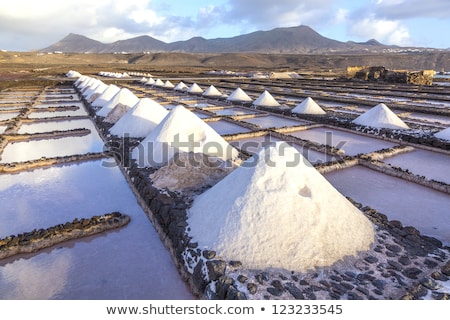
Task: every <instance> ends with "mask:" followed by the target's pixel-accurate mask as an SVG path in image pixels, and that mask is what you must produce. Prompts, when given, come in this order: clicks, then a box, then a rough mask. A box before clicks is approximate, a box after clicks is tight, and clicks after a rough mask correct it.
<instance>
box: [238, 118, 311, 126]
mask: <svg viewBox="0 0 450 320" xmlns="http://www.w3.org/2000/svg"><path fill="white" fill-rule="evenodd" d="M242 121H244V122H248V123H251V124H255V125H258V126H260V127H261V128H263V129H266V128H282V127H293V126H300V125H302V124H306V122H304V121H297V120H294V119H288V118H283V117H277V116H273V115H267V116H262V117H255V118H248V119H244V120H242Z"/></svg>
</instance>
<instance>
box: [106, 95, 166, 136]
mask: <svg viewBox="0 0 450 320" xmlns="http://www.w3.org/2000/svg"><path fill="white" fill-rule="evenodd" d="M168 113H169V112H168V111H167V110H166V109H165V108H164V107H163V106H161V105H160V104H159V103H157V102H156V101H154V100H152V99H150V98H142V99H140V100H139V102H138V103H136V104H135V105H134V106H133V107H132V108H131V109H130V110H128V112H127V113H126V114H124V115H123V116H122V117H121V118H120V119H119V120H118V121H117V122H116V123H115V124H114V126H112V127H111V129H110V130H109V132H110V133H111V134H113V135H116V136H122V135H123V134H124V133H127V134H128V135H129V136H130V137H136V138H140V137H146V136H147V135H149V134H150V132H152V131H153V129H155V128H156V126H157V125H158V124H159V123H160V122H161V121H162V120H163V119H164V117H165V116H167V114H168Z"/></svg>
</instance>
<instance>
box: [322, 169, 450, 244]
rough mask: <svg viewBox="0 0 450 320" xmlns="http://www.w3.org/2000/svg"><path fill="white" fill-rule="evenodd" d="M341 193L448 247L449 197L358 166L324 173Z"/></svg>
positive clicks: (449, 228)
mask: <svg viewBox="0 0 450 320" xmlns="http://www.w3.org/2000/svg"><path fill="white" fill-rule="evenodd" d="M325 177H326V178H327V180H328V181H330V183H331V184H332V185H333V186H334V187H335V188H336V189H337V190H339V191H340V192H341V193H342V194H344V195H345V196H349V197H351V198H352V199H354V200H355V201H357V202H360V203H362V204H363V205H368V206H370V207H372V208H374V209H376V210H377V211H379V212H381V213H383V214H385V215H387V216H388V219H389V220H399V221H401V222H402V223H403V225H404V226H408V225H409V226H413V227H415V228H417V229H418V230H419V231H420V232H421V233H422V234H424V235H428V236H432V237H435V238H437V239H439V240H441V241H443V242H445V243H447V244H450V212H449V208H450V195H448V194H445V193H442V192H438V191H435V190H432V189H429V188H427V187H423V186H421V185H418V184H415V183H412V182H408V181H405V180H402V179H400V178H394V177H391V176H388V175H385V174H383V173H379V172H376V171H373V170H370V169H367V168H364V167H361V166H356V167H351V168H347V169H343V170H338V171H334V172H331V173H327V174H325Z"/></svg>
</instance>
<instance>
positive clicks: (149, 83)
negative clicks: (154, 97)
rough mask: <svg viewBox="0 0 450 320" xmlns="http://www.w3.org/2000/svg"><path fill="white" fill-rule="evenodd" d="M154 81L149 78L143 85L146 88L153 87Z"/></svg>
mask: <svg viewBox="0 0 450 320" xmlns="http://www.w3.org/2000/svg"><path fill="white" fill-rule="evenodd" d="M155 82H156V81H155V79H153V78H150V79H148V81H147V82H146V83H145V85H146V86H152V85H154V84H155Z"/></svg>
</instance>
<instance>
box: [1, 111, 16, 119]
mask: <svg viewBox="0 0 450 320" xmlns="http://www.w3.org/2000/svg"><path fill="white" fill-rule="evenodd" d="M18 115H19V113H18V112H0V121H3V120H10V119H12V118H15V117H17V116H18Z"/></svg>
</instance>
